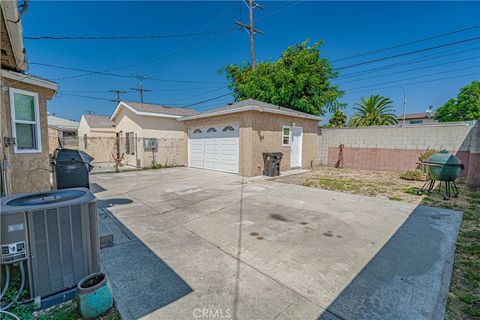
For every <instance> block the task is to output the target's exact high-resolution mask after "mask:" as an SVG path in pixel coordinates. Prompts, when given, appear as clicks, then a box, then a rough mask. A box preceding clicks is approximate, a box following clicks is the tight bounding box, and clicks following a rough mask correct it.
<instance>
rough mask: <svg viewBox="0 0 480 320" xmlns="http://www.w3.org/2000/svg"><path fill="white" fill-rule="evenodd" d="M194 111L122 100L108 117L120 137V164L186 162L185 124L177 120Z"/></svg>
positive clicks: (136, 165)
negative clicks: (121, 158)
mask: <svg viewBox="0 0 480 320" xmlns="http://www.w3.org/2000/svg"><path fill="white" fill-rule="evenodd" d="M197 113H198V112H197V111H195V110H193V109H188V108H172V107H167V106H161V105H156V104H149V103H137V102H128V101H121V102H120V103H119V104H118V106H117V108H116V109H115V111H114V112H113V114H112V116H111V117H110V120H111V121H112V122H113V123H114V124H115V130H116V132H117V134H118V136H119V138H120V139H121V140H120V141H121V144H122V152H123V153H124V160H123V164H125V165H128V166H134V167H138V168H142V167H149V166H151V164H152V162H156V163H160V164H162V165H170V166H183V165H186V154H185V152H184V151H185V149H184V148H185V145H186V144H185V137H184V126H183V123H182V122H179V121H177V120H178V119H180V118H182V117H184V116H190V115H194V114H197Z"/></svg>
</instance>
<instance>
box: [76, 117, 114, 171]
mask: <svg viewBox="0 0 480 320" xmlns="http://www.w3.org/2000/svg"><path fill="white" fill-rule="evenodd" d="M85 135H87V138H86V139H85ZM78 149H79V150H82V151H85V152H86V153H88V154H89V155H90V156H92V157H93V161H92V163H93V164H94V165H95V163H113V156H112V154H113V153H114V151H115V128H91V127H90V126H89V125H88V123H87V121H85V118H83V117H82V118H81V119H80V124H79V126H78Z"/></svg>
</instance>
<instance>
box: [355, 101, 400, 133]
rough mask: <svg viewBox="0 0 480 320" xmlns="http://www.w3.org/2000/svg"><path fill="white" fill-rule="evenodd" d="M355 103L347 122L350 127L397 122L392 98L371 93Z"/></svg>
mask: <svg viewBox="0 0 480 320" xmlns="http://www.w3.org/2000/svg"><path fill="white" fill-rule="evenodd" d="M355 105H356V107H354V108H353V109H354V110H356V112H355V114H354V115H353V116H352V118H351V119H350V121H349V123H348V124H349V126H351V127H360V126H381V125H391V124H397V117H396V116H395V114H394V110H393V106H392V100H390V99H388V98H386V97H383V96H380V95H371V96H370V97H369V98H368V99H367V98H365V97H362V99H361V100H360V102H359V103H356V104H355Z"/></svg>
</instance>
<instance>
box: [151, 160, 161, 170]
mask: <svg viewBox="0 0 480 320" xmlns="http://www.w3.org/2000/svg"><path fill="white" fill-rule="evenodd" d="M162 167H163V166H162V164H161V163H158V162H154V161H152V169H162Z"/></svg>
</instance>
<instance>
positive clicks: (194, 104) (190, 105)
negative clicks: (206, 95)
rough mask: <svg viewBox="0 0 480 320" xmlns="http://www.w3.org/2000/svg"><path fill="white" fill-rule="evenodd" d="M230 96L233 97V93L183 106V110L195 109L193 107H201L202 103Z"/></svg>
mask: <svg viewBox="0 0 480 320" xmlns="http://www.w3.org/2000/svg"><path fill="white" fill-rule="evenodd" d="M229 95H231V93H226V94H222V95H221V96H217V97H213V98H210V99H206V100H202V101H199V102H195V103H191V104H187V105H185V106H182V107H183V108H188V107H193V106H196V105H199V104H202V103H205V102H209V101H213V100H217V99H220V98H223V97H226V96H229Z"/></svg>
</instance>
